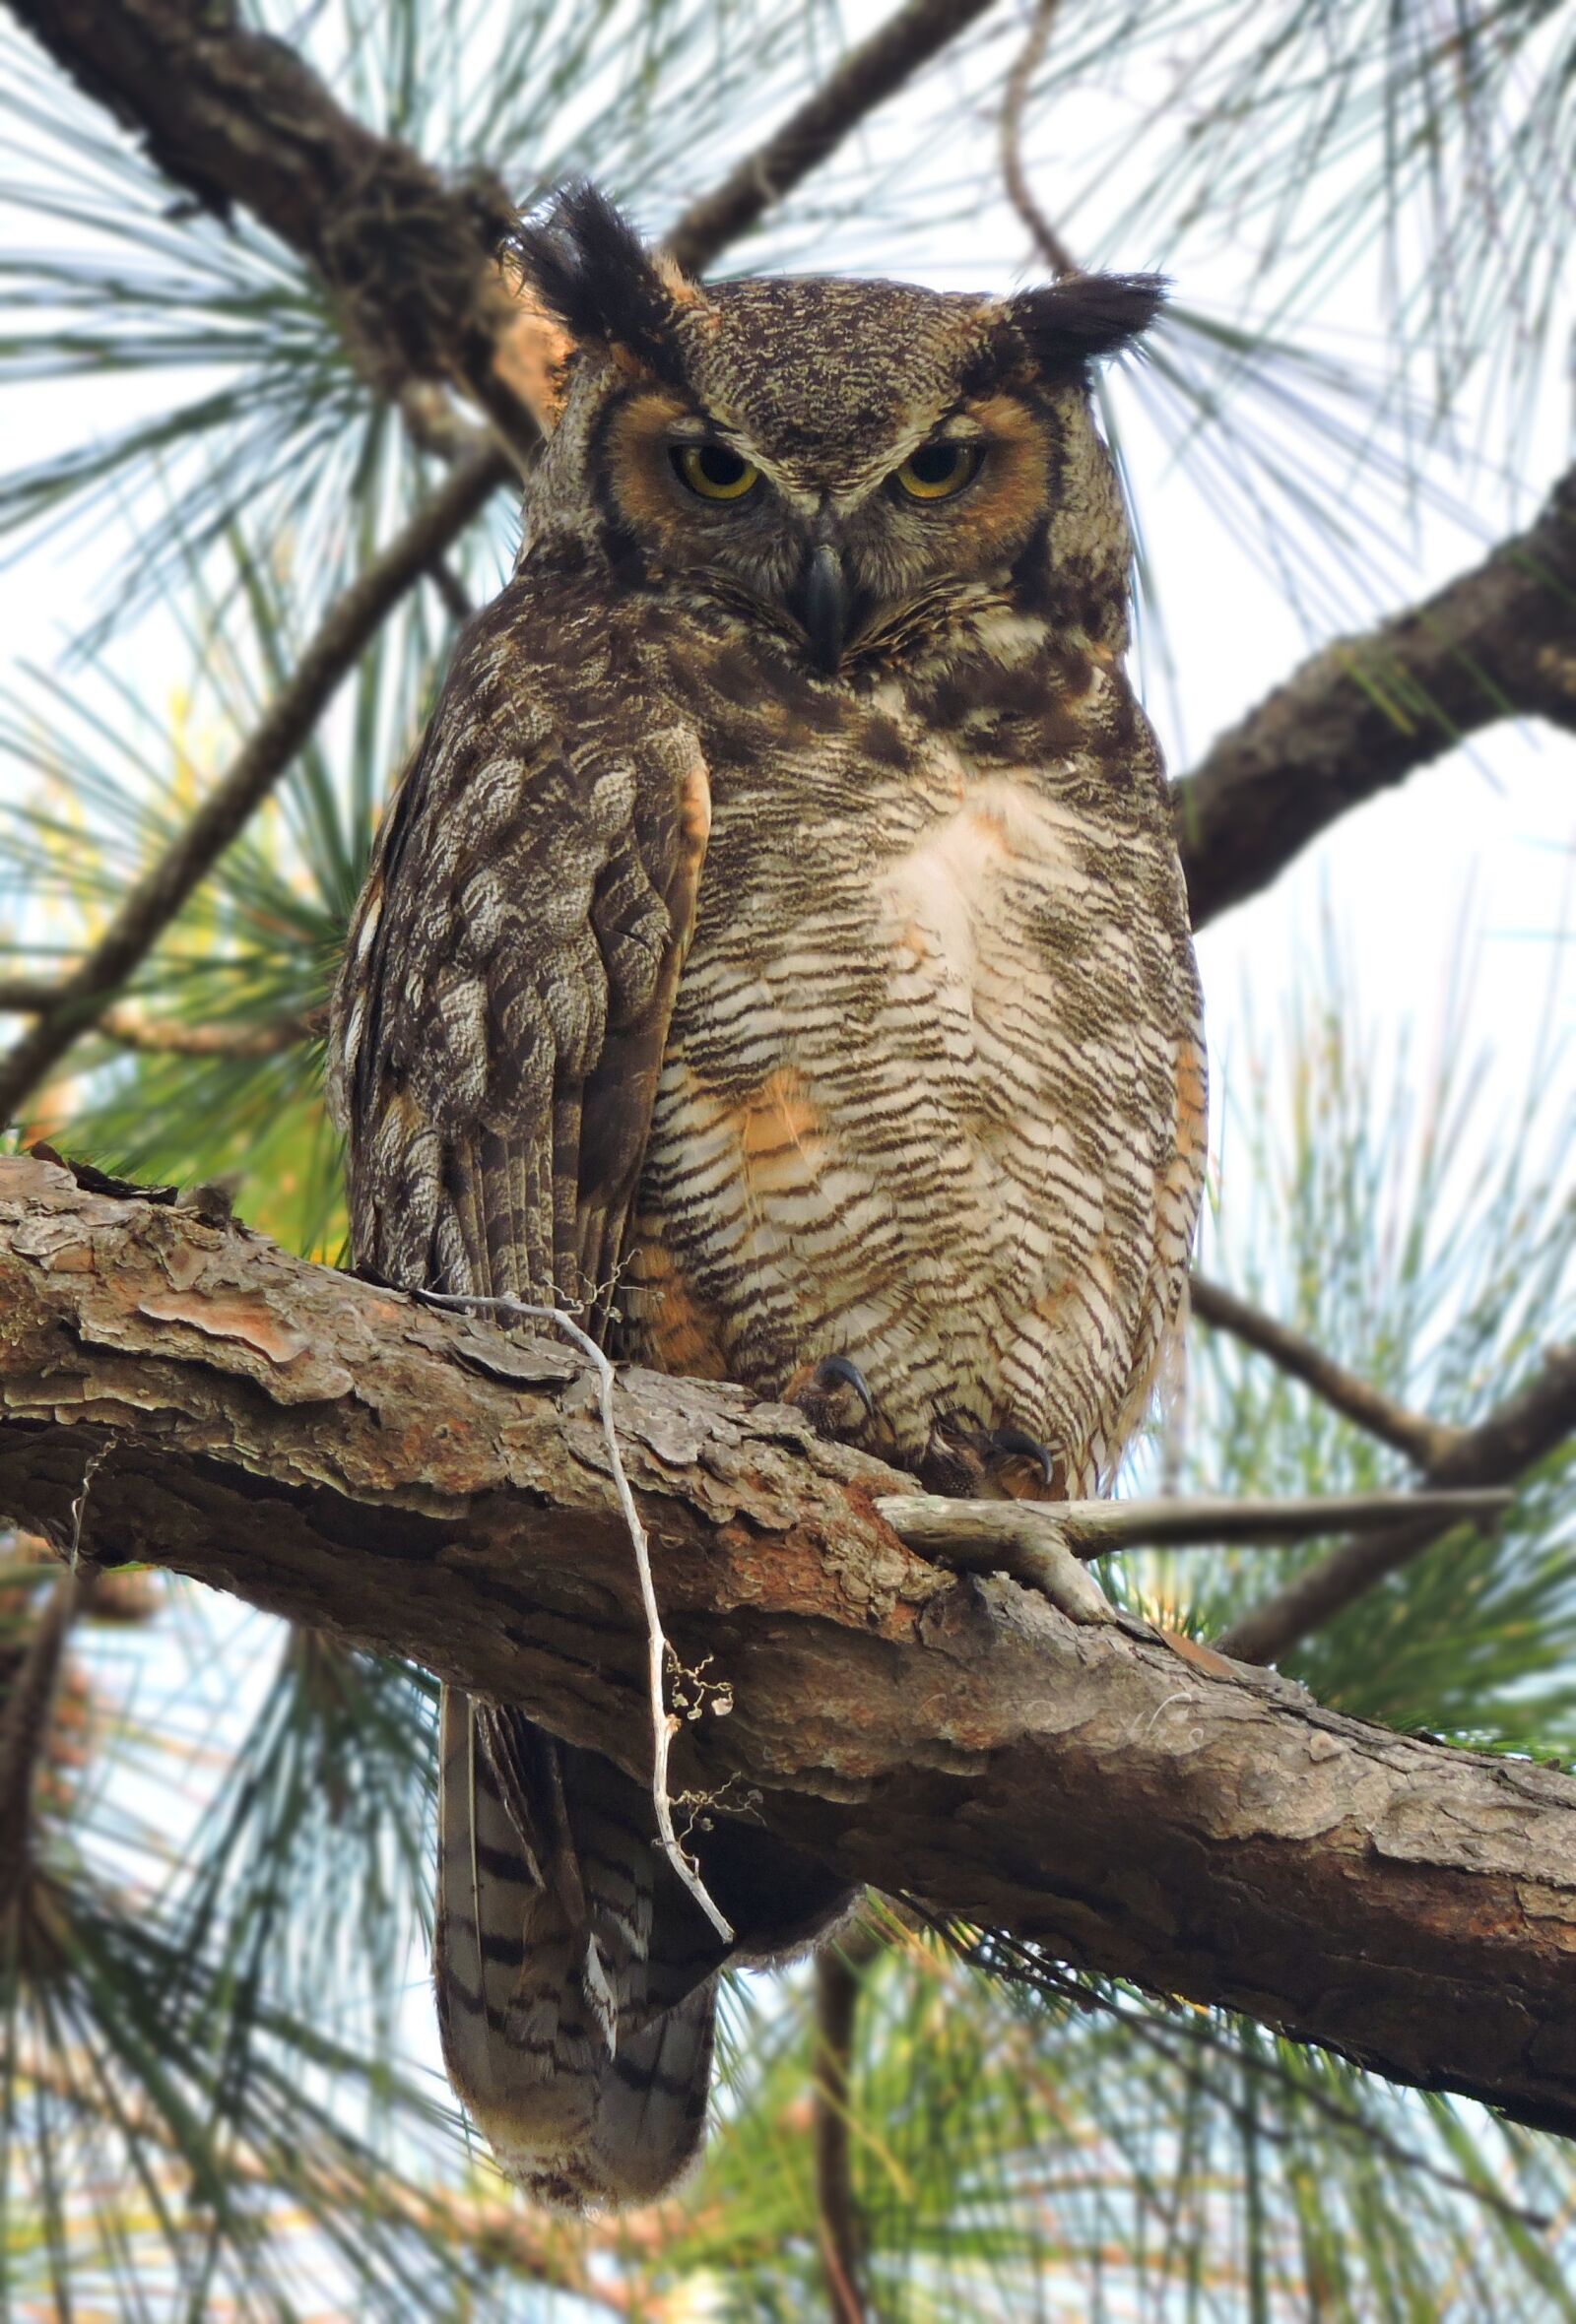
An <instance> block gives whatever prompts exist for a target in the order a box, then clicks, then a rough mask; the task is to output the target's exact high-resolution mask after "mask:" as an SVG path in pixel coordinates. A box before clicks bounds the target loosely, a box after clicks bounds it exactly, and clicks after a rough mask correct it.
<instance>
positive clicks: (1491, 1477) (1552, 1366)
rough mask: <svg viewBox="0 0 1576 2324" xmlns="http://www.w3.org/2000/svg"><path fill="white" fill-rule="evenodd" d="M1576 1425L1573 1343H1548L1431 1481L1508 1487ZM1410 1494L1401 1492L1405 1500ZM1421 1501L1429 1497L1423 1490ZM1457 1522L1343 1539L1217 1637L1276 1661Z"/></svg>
mask: <svg viewBox="0 0 1576 2324" xmlns="http://www.w3.org/2000/svg"><path fill="white" fill-rule="evenodd" d="M1573 1431H1576V1347H1565V1348H1554V1349H1551V1350H1550V1352H1549V1354H1548V1356H1547V1359H1546V1360H1545V1363H1544V1366H1543V1371H1542V1372H1541V1373H1540V1374H1539V1376H1538V1378H1537V1379H1536V1380H1535V1381H1533V1382H1532V1384H1531V1386H1530V1387H1528V1388H1523V1389H1521V1390H1520V1391H1519V1392H1518V1393H1517V1394H1516V1395H1514V1396H1511V1397H1509V1398H1507V1400H1506V1401H1505V1402H1504V1403H1503V1404H1499V1405H1497V1406H1496V1407H1495V1409H1494V1410H1493V1411H1492V1412H1490V1413H1489V1415H1488V1417H1487V1419H1486V1420H1483V1421H1481V1422H1479V1424H1478V1427H1477V1428H1474V1429H1467V1430H1465V1431H1463V1432H1462V1433H1461V1434H1460V1435H1459V1436H1458V1437H1457V1439H1456V1441H1455V1443H1454V1445H1453V1446H1452V1448H1451V1450H1450V1452H1449V1453H1447V1454H1446V1456H1445V1457H1444V1458H1443V1459H1442V1460H1440V1461H1439V1463H1438V1464H1437V1466H1435V1467H1433V1468H1431V1469H1430V1470H1429V1472H1428V1483H1429V1484H1430V1485H1431V1486H1433V1485H1438V1486H1444V1487H1449V1486H1452V1485H1457V1484H1460V1485H1468V1486H1479V1487H1480V1486H1485V1485H1486V1486H1498V1487H1500V1488H1502V1489H1507V1490H1508V1489H1509V1488H1510V1487H1511V1486H1513V1485H1514V1483H1515V1482H1516V1480H1517V1479H1518V1478H1519V1477H1521V1476H1523V1475H1524V1474H1525V1473H1526V1472H1527V1470H1528V1469H1530V1468H1533V1467H1535V1466H1536V1465H1537V1463H1538V1462H1539V1461H1540V1460H1543V1459H1545V1458H1546V1457H1547V1455H1548V1454H1549V1453H1552V1452H1553V1451H1554V1450H1555V1449H1556V1447H1557V1446H1559V1445H1560V1444H1562V1443H1563V1442H1564V1440H1565V1438H1566V1437H1568V1436H1569V1435H1570V1434H1571V1433H1572V1432H1573ZM1408 1498H1409V1497H1407V1496H1403V1497H1402V1499H1403V1501H1404V1502H1405V1501H1406V1500H1407V1499H1408ZM1416 1498H1417V1503H1418V1506H1419V1508H1420V1506H1421V1503H1422V1501H1423V1499H1424V1496H1423V1495H1421V1494H1419V1495H1418V1496H1417V1497H1416ZM1453 1529H1454V1527H1453V1524H1452V1521H1451V1520H1450V1519H1449V1518H1448V1517H1447V1518H1445V1519H1444V1520H1443V1521H1440V1520H1439V1519H1429V1518H1423V1517H1419V1518H1417V1519H1416V1520H1414V1521H1412V1522H1411V1523H1407V1524H1402V1525H1394V1526H1391V1527H1389V1528H1388V1529H1386V1530H1385V1531H1382V1532H1380V1533H1377V1534H1373V1535H1370V1536H1368V1537H1367V1538H1363V1539H1356V1540H1351V1541H1345V1542H1343V1543H1342V1545H1341V1547H1340V1548H1339V1549H1333V1550H1332V1551H1331V1552H1330V1555H1329V1556H1328V1557H1326V1558H1321V1559H1320V1561H1319V1563H1318V1564H1317V1565H1315V1566H1310V1567H1309V1568H1308V1570H1307V1572H1306V1573H1303V1574H1298V1575H1296V1576H1295V1577H1294V1578H1293V1579H1292V1580H1291V1581H1290V1582H1287V1583H1286V1584H1285V1586H1284V1587H1283V1588H1282V1589H1278V1590H1276V1591H1274V1592H1273V1593H1272V1595H1271V1596H1269V1597H1267V1598H1265V1599H1264V1600H1263V1601H1262V1602H1261V1603H1260V1604H1259V1605H1257V1606H1254V1607H1250V1608H1249V1610H1248V1612H1247V1613H1246V1614H1244V1615H1243V1616H1242V1617H1241V1619H1240V1620H1239V1621H1237V1622H1233V1623H1232V1625H1231V1627H1230V1629H1229V1630H1227V1631H1225V1632H1224V1633H1223V1635H1222V1636H1221V1637H1220V1638H1218V1639H1216V1640H1215V1645H1216V1646H1217V1647H1218V1648H1219V1650H1220V1652H1221V1653H1222V1654H1229V1655H1231V1656H1232V1658H1233V1659H1234V1660H1235V1661H1238V1662H1275V1661H1278V1660H1279V1659H1280V1656H1281V1655H1282V1654H1284V1653H1285V1652H1286V1651H1287V1650H1288V1648H1290V1647H1291V1646H1296V1645H1297V1644H1298V1642H1299V1641H1300V1640H1302V1639H1305V1638H1307V1637H1309V1636H1310V1635H1311V1634H1312V1633H1313V1632H1314V1631H1316V1630H1322V1629H1323V1628H1324V1626H1325V1624H1326V1623H1328V1622H1332V1621H1334V1619H1335V1617H1336V1616H1337V1615H1338V1614H1341V1613H1344V1612H1345V1610H1346V1607H1347V1606H1349V1605H1352V1604H1353V1603H1354V1602H1355V1601H1356V1600H1357V1599H1358V1598H1360V1597H1362V1596H1364V1595H1365V1594H1366V1593H1367V1591H1369V1590H1370V1589H1373V1588H1376V1587H1377V1586H1378V1584H1379V1583H1380V1582H1383V1581H1384V1580H1385V1579H1386V1578H1387V1577H1388V1576H1389V1575H1391V1574H1395V1573H1398V1572H1399V1571H1400V1570H1401V1568H1402V1567H1403V1566H1407V1565H1410V1564H1411V1563H1412V1560H1413V1559H1414V1558H1418V1557H1421V1556H1422V1554H1423V1552H1424V1551H1425V1550H1429V1549H1432V1548H1433V1547H1434V1546H1435V1544H1436V1543H1437V1542H1440V1541H1442V1540H1443V1539H1444V1537H1445V1535H1446V1534H1447V1533H1449V1532H1451V1531H1452V1530H1453Z"/></svg>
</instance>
